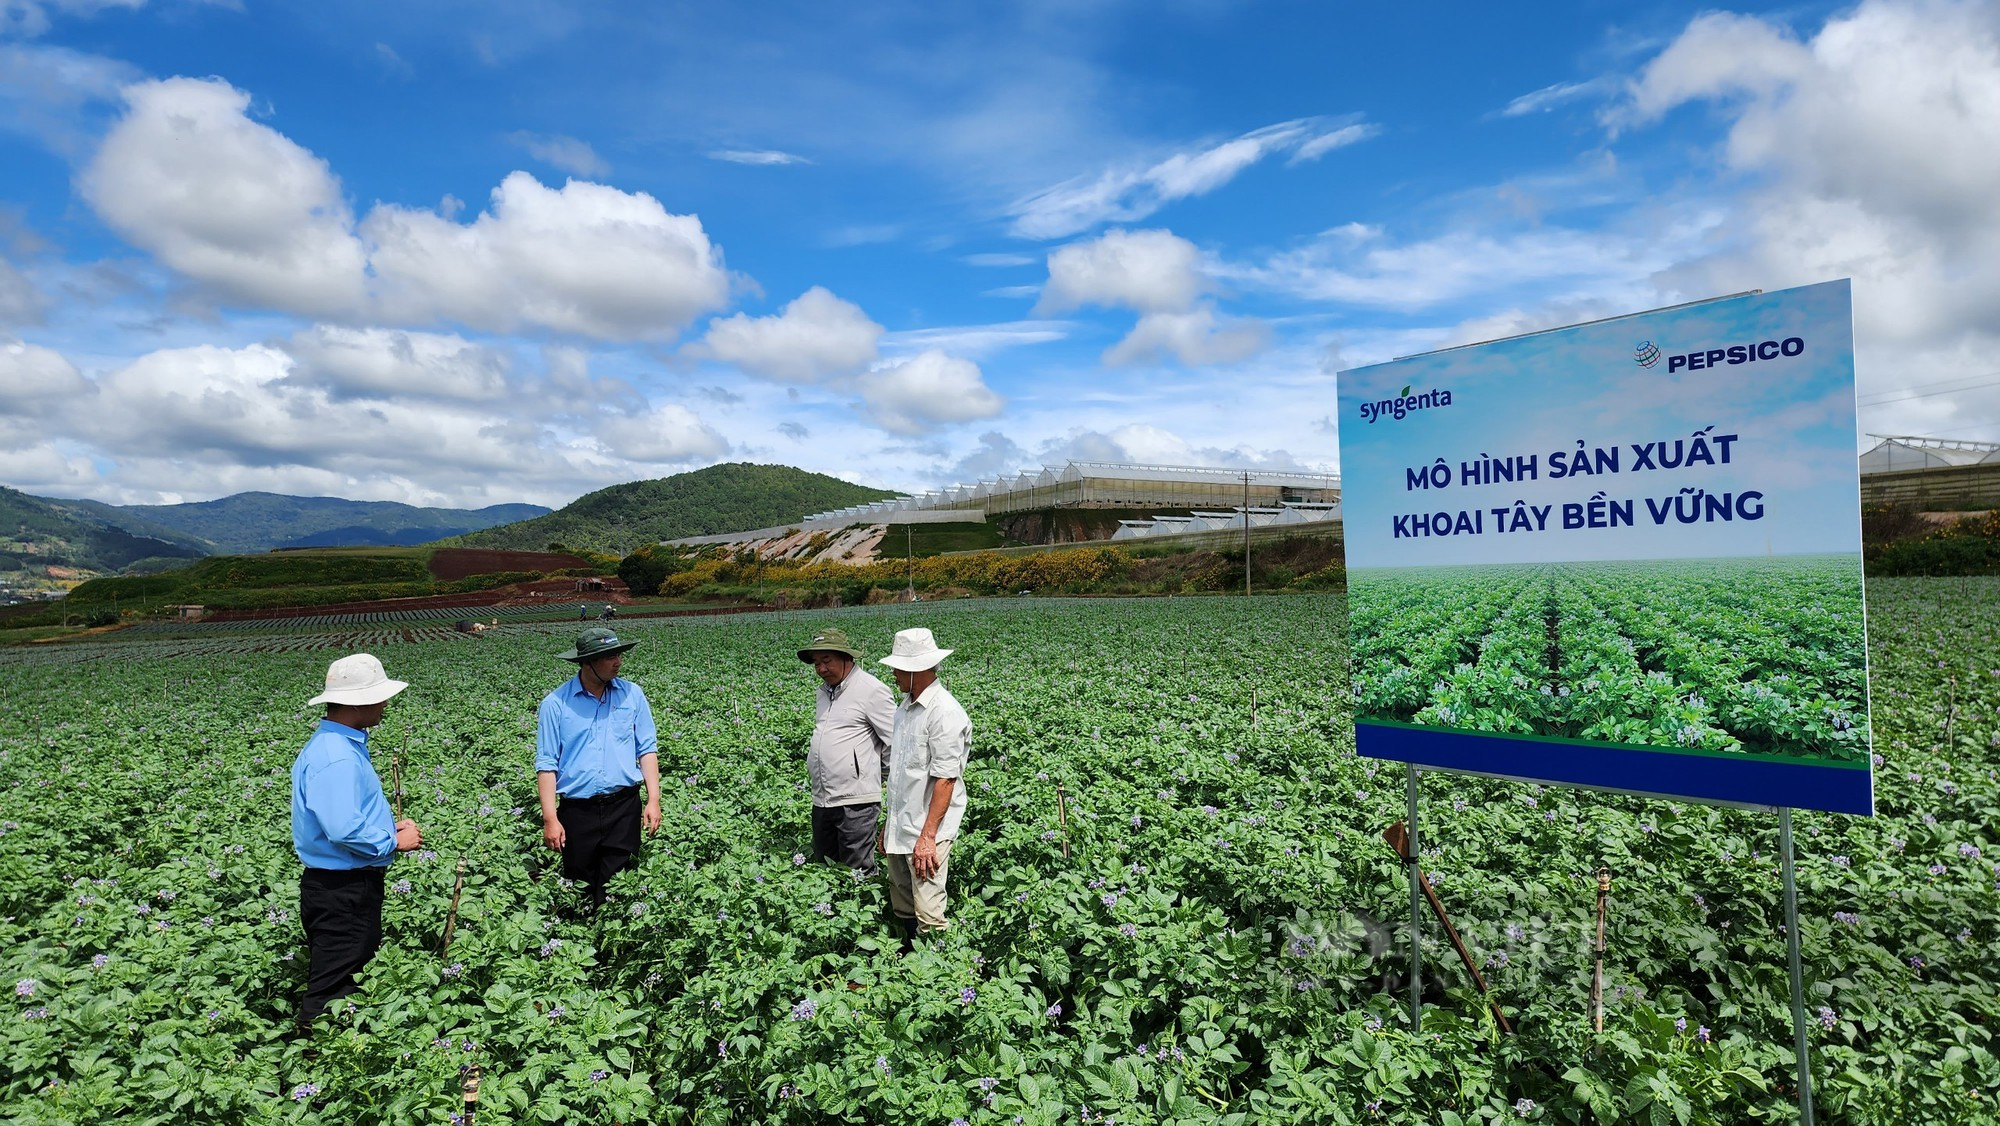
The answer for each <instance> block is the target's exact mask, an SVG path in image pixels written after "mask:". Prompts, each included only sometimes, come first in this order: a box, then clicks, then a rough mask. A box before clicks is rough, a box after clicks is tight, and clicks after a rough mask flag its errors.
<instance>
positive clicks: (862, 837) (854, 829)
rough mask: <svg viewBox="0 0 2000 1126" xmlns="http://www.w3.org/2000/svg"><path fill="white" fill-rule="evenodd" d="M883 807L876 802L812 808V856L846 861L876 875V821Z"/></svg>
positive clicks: (820, 858) (870, 874) (856, 869)
mask: <svg viewBox="0 0 2000 1126" xmlns="http://www.w3.org/2000/svg"><path fill="white" fill-rule="evenodd" d="M881 811H882V809H881V807H880V806H878V805H876V804H875V803H874V802H872V801H871V802H862V803H861V804H859V805H816V806H813V811H812V858H813V859H814V860H816V861H821V862H824V861H832V862H833V863H835V864H845V865H847V866H848V867H849V868H852V869H854V870H855V871H857V872H860V873H862V874H863V875H868V876H873V875H874V874H875V873H876V871H877V870H878V869H877V866H876V862H875V820H876V816H877V815H878V814H879V813H881Z"/></svg>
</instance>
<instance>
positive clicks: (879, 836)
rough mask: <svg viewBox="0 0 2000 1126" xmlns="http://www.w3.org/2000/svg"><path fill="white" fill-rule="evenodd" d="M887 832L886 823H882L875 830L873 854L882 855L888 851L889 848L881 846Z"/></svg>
mask: <svg viewBox="0 0 2000 1126" xmlns="http://www.w3.org/2000/svg"><path fill="white" fill-rule="evenodd" d="M888 832H889V826H887V825H882V826H880V827H878V828H877V829H876V830H875V855H877V856H883V855H886V854H887V853H888V851H889V850H888V849H886V848H883V847H882V841H883V839H884V838H885V837H886V835H887V834H888Z"/></svg>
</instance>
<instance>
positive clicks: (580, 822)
mask: <svg viewBox="0 0 2000 1126" xmlns="http://www.w3.org/2000/svg"><path fill="white" fill-rule="evenodd" d="M639 805H640V802H639V787H637V786H627V787H625V788H624V789H622V790H613V791H611V792H610V793H608V794H598V795H597V796H595V797H588V798H561V799H558V800H557V802H556V820H557V821H560V822H562V827H563V850H562V858H563V875H564V876H565V877H567V878H569V879H572V880H575V881H577V882H578V883H580V884H583V885H584V890H585V892H586V893H587V894H588V895H589V896H590V901H591V902H592V903H595V904H598V905H599V906H602V905H603V903H604V884H605V881H607V880H609V879H610V878H611V877H612V876H614V875H617V874H618V873H619V872H621V871H624V869H625V866H626V865H627V864H630V863H631V862H632V854H634V853H636V852H638V851H639Z"/></svg>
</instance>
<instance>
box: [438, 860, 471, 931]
mask: <svg viewBox="0 0 2000 1126" xmlns="http://www.w3.org/2000/svg"><path fill="white" fill-rule="evenodd" d="M464 891H465V857H463V856H461V857H459V858H458V879H457V880H456V881H454V882H453V883H452V885H451V914H449V915H447V916H445V920H444V946H443V948H442V949H441V950H439V953H441V954H449V953H451V936H452V932H453V931H456V930H457V929H458V897H459V895H460V894H461V893H463V892H464Z"/></svg>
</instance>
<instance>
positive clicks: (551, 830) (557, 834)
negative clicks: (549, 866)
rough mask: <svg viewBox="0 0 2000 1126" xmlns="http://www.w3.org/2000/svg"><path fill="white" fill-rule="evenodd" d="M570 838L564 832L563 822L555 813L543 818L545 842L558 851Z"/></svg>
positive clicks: (543, 837) (543, 840) (543, 839)
mask: <svg viewBox="0 0 2000 1126" xmlns="http://www.w3.org/2000/svg"><path fill="white" fill-rule="evenodd" d="M568 839H569V837H568V834H566V833H564V832H563V823H562V822H561V821H560V820H559V819H557V817H556V815H555V814H553V813H551V814H549V815H548V816H547V817H544V818H542V843H543V844H545V845H548V846H549V847H550V848H552V849H555V850H556V851H557V852H561V851H562V847H563V842H564V841H566V840H568Z"/></svg>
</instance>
